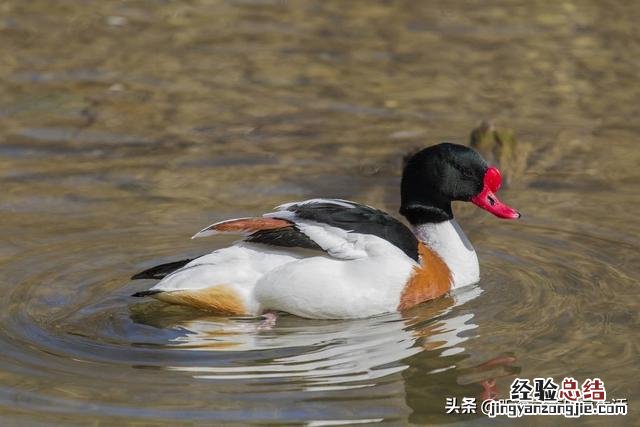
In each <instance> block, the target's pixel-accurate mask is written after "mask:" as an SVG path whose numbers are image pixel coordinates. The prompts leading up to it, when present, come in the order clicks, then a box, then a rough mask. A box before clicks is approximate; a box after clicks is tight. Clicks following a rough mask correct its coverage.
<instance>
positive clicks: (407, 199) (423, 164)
mask: <svg viewBox="0 0 640 427" xmlns="http://www.w3.org/2000/svg"><path fill="white" fill-rule="evenodd" d="M501 182H502V178H501V176H500V171H499V170H498V169H497V168H495V167H490V166H489V165H488V164H487V162H486V161H485V160H484V159H483V158H482V157H481V156H480V154H478V152H477V151H475V150H474V149H472V148H469V147H466V146H464V145H458V144H450V143H446V142H445V143H442V144H438V145H434V146H431V147H427V148H425V149H423V150H421V151H419V152H417V153H416V154H414V155H413V156H411V157H410V158H409V159H408V160H407V162H406V164H405V167H404V171H403V173H402V205H401V207H400V213H401V214H402V215H404V216H405V217H406V218H407V219H408V220H409V222H410V223H411V224H414V225H418V224H424V223H428V222H442V221H448V220H450V219H453V212H452V210H451V202H452V201H454V200H460V201H465V202H473V203H474V204H475V205H477V206H479V207H481V208H483V209H485V210H487V211H489V212H491V213H492V214H494V215H496V216H498V217H500V218H509V219H515V218H520V213H518V211H516V210H515V209H512V208H510V207H509V206H507V205H505V204H504V203H502V202H501V201H500V200H498V198H497V197H496V196H495V193H496V192H497V191H498V189H499V188H500V184H501Z"/></svg>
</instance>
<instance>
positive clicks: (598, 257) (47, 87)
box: [0, 0, 640, 426]
mask: <svg viewBox="0 0 640 427" xmlns="http://www.w3.org/2000/svg"><path fill="white" fill-rule="evenodd" d="M639 20H640V7H639V6H638V5H637V4H632V3H631V2H610V3H609V2H600V1H585V2H562V3H561V2H550V1H548V2H545V1H540V2H533V1H532V2H529V1H527V2H525V1H522V2H501V1H491V2H471V3H468V2H465V3H462V2H459V3H457V2H450V3H435V2H419V3H418V2H409V1H405V2H401V1H399V2H327V1H322V2H320V1H318V2H282V1H226V2H223V1H190V2H169V1H147V2H142V1H127V2H115V1H73V2H54V3H53V4H52V2H44V1H29V2H22V1H17V0H16V1H8V2H4V3H2V4H0V53H2V55H0V188H1V189H2V195H1V196H0V218H2V220H0V236H2V238H1V239H0V291H1V292H2V295H3V298H2V300H1V301H0V308H1V309H0V416H1V417H2V424H3V425H29V426H31V425H101V426H102V425H123V424H127V423H129V424H132V425H145V426H146V425H179V424H182V423H184V424H188V425H219V424H224V423H233V422H236V423H239V424H260V423H263V424H283V423H290V424H304V423H310V425H322V422H324V421H336V420H351V421H355V420H360V421H363V420H365V421H366V420H368V421H369V422H371V423H374V422H379V423H388V424H390V425H394V424H401V425H402V424H407V423H412V424H439V423H456V422H457V423H461V424H462V423H469V424H474V425H475V424H477V423H482V422H485V423H486V424H488V423H489V421H488V420H487V419H486V418H484V417H482V416H475V417H473V416H471V417H463V416H453V415H445V414H444V401H445V397H447V396H459V397H461V396H478V395H479V394H480V393H481V392H482V390H483V388H482V386H481V383H482V382H483V381H485V380H493V379H495V380H496V384H497V389H498V390H499V391H500V392H501V393H502V394H503V395H504V393H505V392H508V387H509V384H510V383H511V381H512V380H513V378H515V377H516V376H520V377H522V378H533V377H546V376H553V377H555V378H556V379H557V380H559V379H561V378H562V377H564V376H574V377H576V378H578V379H580V380H582V379H584V378H588V377H595V376H598V377H600V378H602V379H603V380H604V381H605V384H606V386H607V391H608V393H609V396H611V397H620V398H623V397H626V398H628V399H629V402H630V415H629V416H628V417H626V419H622V418H617V419H608V420H602V419H598V418H590V419H583V420H582V421H583V422H585V423H591V424H593V425H599V424H603V423H604V422H605V421H606V422H607V424H609V425H633V424H635V423H638V422H639V421H640V418H639V416H638V410H637V408H638V406H637V400H638V399H640V387H639V385H638V380H637V378H638V370H639V368H640V357H639V353H640V352H639V348H638V342H639V341H638V338H639V333H638V330H639V326H640V319H639V314H638V312H639V310H638V309H639V307H640V304H639V303H640V297H639V296H638V277H640V274H639V273H640V267H639V265H640V263H639V261H640V256H639V253H640V251H639V249H640V226H639V225H638V221H637V213H638V212H639V211H640V184H639V183H640V171H639V168H638V165H640V151H639V150H638V148H637V144H638V138H639V136H640V124H639V122H638V117H639V116H640V102H639V101H640V79H639V78H638V76H639V74H640V62H639V61H638V58H640V38H639V35H638V30H637V22H638V21H639ZM485 118H491V119H493V120H495V121H496V123H498V125H503V126H504V125H506V126H508V127H509V128H511V129H513V130H514V131H515V132H516V134H517V136H518V138H519V140H520V141H521V143H522V144H523V145H522V146H521V147H522V148H521V149H520V151H519V152H520V153H521V154H519V156H521V160H522V163H523V164H526V167H525V168H524V170H522V171H519V172H518V171H516V172H515V173H514V174H513V177H512V180H511V181H512V183H511V186H510V187H509V188H508V189H505V190H504V191H502V192H501V193H502V197H503V199H504V200H505V201H507V202H508V203H510V204H511V205H513V206H515V207H517V208H518V209H520V210H521V211H522V212H523V213H524V215H525V216H524V218H523V219H522V220H521V221H519V222H503V221H500V220H498V219H496V218H493V217H490V216H489V215H488V214H486V213H484V212H480V211H478V210H475V209H473V208H468V207H465V206H458V207H457V208H458V210H457V213H458V215H457V217H458V219H459V222H460V223H461V224H462V226H463V228H464V229H465V231H466V232H467V234H468V236H469V237H470V239H471V241H472V242H473V244H474V245H475V247H476V249H477V251H478V254H479V257H480V262H481V269H482V280H481V282H480V283H479V284H478V285H476V286H472V287H469V288H467V289H464V290H461V291H460V292H457V293H455V294H454V295H452V296H450V297H447V298H443V299H441V300H438V301H434V302H431V303H428V304H424V305H423V306H420V307H418V308H415V309H414V310H412V311H410V312H407V313H403V314H402V315H400V314H390V315H387V316H381V317H377V318H374V319H366V320H358V321H346V322H345V321H343V322H337V321H310V320H302V319H298V318H296V317H293V316H283V317H281V318H280V319H279V320H278V322H277V324H276V326H275V327H273V328H265V327H264V325H263V324H261V322H260V320H254V319H225V318H213V317H207V316H206V315H203V314H202V313H198V312H193V311H188V310H183V309H177V308H173V307H167V306H164V305H162V304H160V303H151V302H140V300H133V299H131V298H129V297H128V295H129V294H131V293H132V292H135V291H137V290H141V289H144V288H145V287H146V286H147V285H146V284H144V283H141V282H129V281H128V277H129V276H130V275H131V274H133V273H135V272H137V271H139V270H141V269H143V268H146V267H149V266H151V265H154V264H156V263H160V262H165V261H169V260H173V259H181V258H184V257H187V256H192V255H199V254H201V253H204V252H207V251H210V250H213V249H215V248H218V247H222V246H223V245H225V244H228V243H230V242H231V241H232V240H231V239H226V238H216V239H203V240H200V241H190V240H189V236H191V235H192V234H193V233H194V232H195V231H197V230H199V229H201V228H202V227H203V226H205V225H207V224H210V223H211V222H214V221H216V220H220V219H224V218H227V217H237V216H243V215H253V214H256V213H260V212H263V211H266V210H268V209H270V208H271V207H273V206H274V205H276V204H278V203H281V202H284V201H289V200H296V199H302V198H308V197H314V196H325V197H343V198H349V199H354V200H357V201H360V202H364V203H367V204H371V205H375V206H379V207H382V208H385V209H387V210H389V211H390V212H395V211H396V210H397V206H398V198H399V197H398V192H397V189H398V181H399V168H400V159H401V157H402V156H403V155H404V154H405V153H406V152H407V151H410V150H411V149H413V148H415V147H419V146H422V145H426V144H431V143H435V142H438V141H441V140H449V141H453V142H466V141H467V139H468V134H469V131H470V130H471V128H472V127H474V126H476V125H477V123H478V122H479V121H480V120H481V119H485ZM526 153H528V155H526ZM494 358H501V359H502V360H503V361H509V363H503V364H498V365H497V366H494V367H492V368H490V369H487V368H482V364H483V363H485V362H487V361H488V360H491V359H494ZM497 422H499V423H504V424H506V423H508V420H506V419H502V420H497ZM553 422H554V424H562V423H563V420H556V419H554V420H553ZM548 423H549V420H547V419H541V418H529V419H523V420H519V421H518V424H524V425H549V424H548ZM564 423H569V422H568V421H564Z"/></svg>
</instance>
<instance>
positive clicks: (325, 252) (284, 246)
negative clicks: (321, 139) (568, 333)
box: [132, 142, 521, 319]
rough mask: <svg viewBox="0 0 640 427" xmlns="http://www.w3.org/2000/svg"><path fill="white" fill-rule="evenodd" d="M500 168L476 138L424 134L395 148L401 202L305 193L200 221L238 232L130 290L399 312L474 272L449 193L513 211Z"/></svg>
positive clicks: (188, 298)
mask: <svg viewBox="0 0 640 427" xmlns="http://www.w3.org/2000/svg"><path fill="white" fill-rule="evenodd" d="M501 183H502V177H501V174H500V171H499V170H498V168H496V167H494V166H490V165H489V164H488V163H487V162H486V161H485V160H484V159H483V158H482V157H481V155H480V154H479V153H478V152H477V151H476V150H474V149H472V148H470V147H468V146H464V145H459V144H453V143H446V142H445V143H440V144H436V145H432V146H428V147H426V148H424V149H421V150H420V151H418V152H416V153H415V154H413V155H411V156H410V157H409V158H408V159H406V160H405V164H404V168H403V172H402V179H401V184H400V193H401V202H400V209H399V213H400V214H401V215H402V216H403V217H404V218H405V219H406V221H407V223H408V224H409V225H405V223H403V222H402V221H400V220H399V219H397V218H395V217H393V216H392V215H390V214H388V213H386V212H384V211H382V210H379V209H376V208H374V207H371V206H368V205H364V204H360V203H357V202H353V201H349V200H344V199H329V198H327V199H325V198H314V199H309V200H304V201H299V202H291V203H285V204H282V205H280V206H278V207H276V208H274V210H273V211H272V212H268V213H265V214H263V215H261V216H255V217H246V218H235V219H229V220H225V221H221V222H216V223H215V224H212V225H209V226H208V227H205V228H204V229H202V230H201V231H199V232H198V233H196V234H195V235H194V236H193V238H202V237H210V236H216V235H221V234H236V235H239V236H240V237H241V239H240V240H238V241H236V242H235V243H233V244H232V245H231V246H228V247H224V248H221V249H217V250H215V251H213V252H211V253H208V254H206V255H203V256H200V257H197V258H194V259H184V260H180V261H174V262H170V263H166V264H161V265H158V266H155V267H152V268H150V269H147V270H145V271H142V272H140V273H138V274H135V275H134V276H133V277H132V279H134V280H138V279H154V280H159V281H158V282H157V283H156V284H155V285H154V286H153V287H151V288H149V289H147V290H144V291H139V292H136V293H134V294H133V295H132V296H133V297H138V298H141V297H151V298H155V299H156V300H159V301H163V302H165V303H170V304H178V305H184V306H190V307H193V308H196V309H200V310H207V311H210V312H213V313H216V314H218V315H221V316H263V315H266V314H273V313H278V312H286V313H290V314H293V315H296V316H300V317H304V318H311V319H354V318H364V317H371V316H376V315H381V314H384V313H390V312H401V311H404V310H407V309H409V308H411V307H414V306H416V305H418V304H421V303H423V302H425V301H429V300H433V299H435V298H439V297H442V296H443V295H446V294H448V293H450V292H451V291H452V290H454V289H457V288H461V287H464V286H469V285H472V284H475V283H477V282H478V281H479V280H480V268H479V263H478V257H477V255H476V252H475V250H474V248H473V246H472V245H471V243H470V242H469V239H468V238H467V237H466V236H465V234H464V232H463V231H462V229H461V228H460V226H459V225H458V223H457V222H456V221H455V219H454V215H453V210H452V203H453V202H454V201H462V202H471V203H473V204H474V205H476V206H477V207H480V208H481V209H484V210H486V211H488V212H489V213H491V214H493V215H495V216H496V217H498V218H502V219H517V218H520V217H521V214H520V213H519V212H518V211H517V210H515V209H513V208H511V207H510V206H508V205H506V204H505V203H503V202H501V201H500V200H499V199H498V197H497V196H496V193H497V192H498V190H499V188H500V186H501Z"/></svg>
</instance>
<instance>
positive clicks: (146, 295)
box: [131, 289, 162, 298]
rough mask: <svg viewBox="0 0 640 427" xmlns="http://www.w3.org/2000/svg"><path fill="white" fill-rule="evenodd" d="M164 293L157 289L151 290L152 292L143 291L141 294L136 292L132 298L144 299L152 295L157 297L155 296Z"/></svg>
mask: <svg viewBox="0 0 640 427" xmlns="http://www.w3.org/2000/svg"><path fill="white" fill-rule="evenodd" d="M161 292H162V291H159V290H157V289H151V290H150V291H141V292H136V293H135V294H131V296H132V297H136V298H142V297H148V296H151V295H155V294H159V293H161Z"/></svg>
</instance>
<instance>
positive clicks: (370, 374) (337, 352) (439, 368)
mask: <svg viewBox="0 0 640 427" xmlns="http://www.w3.org/2000/svg"><path fill="white" fill-rule="evenodd" d="M481 293H482V290H481V288H480V287H479V286H470V287H467V288H464V289H461V290H459V291H457V292H454V293H453V295H451V296H448V297H444V298H440V299H438V300H435V301H431V302H430V303H427V304H423V305H422V306H420V307H416V308H414V309H412V310H410V311H408V312H405V313H392V314H387V315H384V316H378V317H375V318H368V319H359V320H341V321H327V320H308V319H301V318H298V317H295V316H289V315H286V314H281V315H279V316H278V318H277V320H276V321H275V322H273V321H271V320H269V319H266V320H265V319H238V318H235V319H234V318H231V319H230V318H220V317H195V318H190V319H185V317H184V314H185V312H182V313H181V315H180V313H178V312H175V313H174V314H173V315H172V316H160V314H159V313H157V314H156V315H154V314H153V312H150V311H146V310H143V311H142V312H141V311H138V313H137V314H136V315H134V316H132V317H133V318H134V320H135V321H136V322H139V323H145V324H148V325H153V326H156V327H162V328H172V329H173V330H174V331H176V332H177V336H176V337H175V338H173V339H171V340H170V342H168V343H167V344H166V346H165V348H171V349H175V350H183V351H184V350H187V351H194V352H211V356H212V357H211V361H210V362H209V361H207V363H204V364H203V363H202V358H201V357H198V358H194V359H193V362H194V363H190V362H189V360H188V358H185V357H184V352H183V351H180V352H179V353H180V354H181V356H180V357H177V358H176V360H175V361H171V360H168V361H167V365H166V366H165V369H167V370H171V371H178V372H187V373H189V375H190V376H192V377H194V378H197V379H200V380H211V381H214V382H218V381H222V382H228V381H233V382H234V383H236V384H237V383H238V382H240V383H242V382H245V383H250V384H252V385H254V386H255V385H256V384H260V385H262V386H266V385H268V387H267V388H266V389H264V390H265V391H270V392H274V391H278V390H280V389H282V390H285V389H286V390H291V389H297V390H298V391H300V392H303V393H301V394H300V398H303V396H304V395H305V394H306V395H307V397H306V399H308V398H311V399H314V398H315V397H314V396H317V393H322V399H327V398H330V399H335V400H334V401H332V403H331V405H347V406H348V405H352V407H351V409H350V410H349V411H351V410H353V411H355V412H356V413H359V412H360V411H359V410H357V409H356V408H355V407H353V405H354V403H353V399H354V398H357V396H358V395H357V394H353V393H357V390H358V389H362V390H361V391H362V392H364V389H365V388H366V395H367V396H369V397H370V396H371V394H380V393H381V394H382V395H383V396H384V397H385V403H384V405H391V407H388V408H387V409H386V410H385V411H382V413H381V414H382V415H383V417H382V418H388V416H389V413H390V412H391V413H393V418H402V419H406V418H407V417H408V416H409V414H410V413H411V412H412V410H411V408H415V407H416V406H415V405H418V406H419V407H420V408H421V411H420V412H424V407H425V405H427V406H430V405H433V411H434V413H438V414H442V413H443V411H444V400H445V397H447V396H462V395H465V396H474V397H479V398H490V397H495V396H496V394H497V389H496V386H495V378H496V377H499V376H504V375H510V374H512V373H513V372H514V371H513V368H511V367H510V366H508V365H510V364H511V363H513V362H514V359H513V358H512V357H511V356H508V355H493V356H494V359H493V360H489V361H483V363H480V364H475V365H476V366H473V364H470V365H469V366H466V367H465V365H467V364H466V363H465V362H466V361H467V359H469V358H470V356H469V354H468V351H467V349H466V348H465V343H466V342H467V341H469V340H471V339H473V338H475V337H477V335H478V333H477V328H478V325H477V324H476V323H475V322H474V317H475V316H474V313H473V312H471V311H470V310H468V309H466V308H463V307H462V306H463V305H464V304H465V303H467V302H468V301H470V300H472V299H474V298H476V297H477V296H478V295H480V294H481ZM156 308H157V307H156ZM160 311H162V310H160ZM165 314H166V313H165ZM191 315H194V313H191ZM200 315H201V313H200ZM228 352H232V354H233V355H234V361H231V362H230V361H229V357H223V358H222V359H221V358H220V357H219V356H220V355H222V354H225V353H228ZM196 360H197V362H196ZM173 362H175V363H173ZM408 384H409V385H410V386H409V387H407V386H406V385H408ZM327 393H329V394H327ZM345 393H346V394H345ZM470 393H471V394H470ZM341 401H342V403H341ZM370 404H371V402H369V405H370ZM355 406H356V407H357V406H358V405H355ZM333 409H335V408H333ZM363 410H364V408H363ZM333 412H334V411H329V413H330V414H331V413H333ZM341 412H343V411H338V413H341ZM374 412H375V411H374ZM354 415H355V414H354ZM331 419H334V417H333V416H332V417H331ZM349 419H350V420H354V419H360V420H362V419H367V420H372V419H371V418H366V417H362V416H360V414H359V415H358V416H355V417H351V416H350V417H349Z"/></svg>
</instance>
